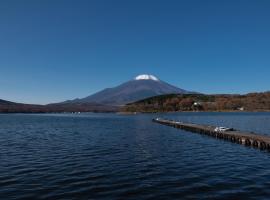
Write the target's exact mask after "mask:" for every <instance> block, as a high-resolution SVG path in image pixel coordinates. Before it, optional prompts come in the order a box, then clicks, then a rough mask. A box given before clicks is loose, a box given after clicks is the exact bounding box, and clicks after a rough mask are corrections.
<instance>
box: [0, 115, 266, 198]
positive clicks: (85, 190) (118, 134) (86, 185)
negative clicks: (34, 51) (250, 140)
mask: <svg viewBox="0 0 270 200" xmlns="http://www.w3.org/2000/svg"><path fill="white" fill-rule="evenodd" d="M154 117H167V118H170V119H175V120H181V121H184V122H193V123H201V124H211V125H218V126H229V127H233V128H237V129H240V130H246V131H254V132H256V133H260V134H266V135H267V134H270V113H172V114H141V115H126V116H125V115H117V114H29V115H26V114H1V115H0V161H1V162H0V199H5V200H6V199H27V200H28V199H54V200H55V199H63V200H64V199H65V200H66V199H136V200H137V199H268V198H269V196H270V168H269V166H270V153H268V152H267V151H260V150H258V149H253V148H250V147H245V146H243V145H238V144H234V143H231V142H228V141H223V140H217V139H215V138H212V137H207V136H203V135H199V134H195V133H190V132H186V131H183V130H179V129H174V128H172V127H167V126H162V125H160V124H157V123H153V122H152V121H151V119H152V118H154Z"/></svg>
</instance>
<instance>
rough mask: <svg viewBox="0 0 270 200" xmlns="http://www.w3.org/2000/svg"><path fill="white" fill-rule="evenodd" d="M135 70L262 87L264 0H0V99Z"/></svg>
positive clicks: (53, 92) (104, 80)
mask: <svg viewBox="0 0 270 200" xmlns="http://www.w3.org/2000/svg"><path fill="white" fill-rule="evenodd" d="M142 73H149V74H154V75H155V76H157V77H159V78H160V79H162V80H164V81H167V82H169V83H171V84H173V85H176V86H179V87H181V88H184V89H187V90H193V91H198V92H203V93H247V92H253V91H267V90H270V78H269V76H270V1H268V0H253V1H249V0H242V1H237V0H231V1H230V0H226V1H223V0H212V1H208V0H197V1H196V0H186V1H181V0H175V1H173V0H163V1H158V0H152V1H151V0H128V1H126V0H123V1H118V0H107V1H105V0H96V1H95V0H89V1H87V0H85V1H79V0H73V1H68V0H62V1H59V0H43V1H42V0H40V1H36V0H33V1H29V0H24V1H20V0H17V1H16V0H12V1H10V0H2V1H0V99H6V100H11V101H17V102H28V103H42V104H44V103H50V102H58V101H63V100H66V99H73V98H76V97H85V96H88V95H90V94H92V93H94V92H96V91H99V90H101V89H103V88H105V87H113V86H116V85H118V84H120V83H122V82H124V81H127V80H129V79H132V78H133V77H134V76H136V75H138V74H142Z"/></svg>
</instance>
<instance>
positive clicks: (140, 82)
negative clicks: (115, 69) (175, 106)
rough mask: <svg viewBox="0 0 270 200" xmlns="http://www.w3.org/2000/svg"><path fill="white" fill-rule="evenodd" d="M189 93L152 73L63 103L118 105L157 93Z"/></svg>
mask: <svg viewBox="0 0 270 200" xmlns="http://www.w3.org/2000/svg"><path fill="white" fill-rule="evenodd" d="M190 93H192V92H190V91H187V90H184V89H181V88H178V87H176V86H173V85H170V84H168V83H166V82H164V81H161V80H159V79H158V78H157V77H155V76H153V75H146V74H144V75H139V76H137V77H135V78H134V79H133V80H130V81H127V82H125V83H123V84H121V85H119V86H116V87H114V88H107V89H104V90H102V91H100V92H97V93H95V94H93V95H90V96H87V97H85V98H82V99H74V100H70V101H65V102H63V103H101V104H105V105H117V106H119V105H125V104H127V103H132V102H135V101H138V100H141V99H145V98H149V97H153V96H157V95H164V94H190Z"/></svg>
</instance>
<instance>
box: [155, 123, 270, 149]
mask: <svg viewBox="0 0 270 200" xmlns="http://www.w3.org/2000/svg"><path fill="white" fill-rule="evenodd" d="M153 122H156V123H159V124H163V125H167V126H172V127H174V128H179V129H183V130H186V131H190V132H194V133H199V134H203V135H208V136H211V137H215V138H220V139H224V140H228V141H231V142H234V143H237V144H243V145H246V146H251V147H255V148H259V149H262V150H268V151H270V136H266V135H258V134H256V133H251V132H250V133H249V132H242V131H238V130H233V131H216V130H215V129H216V127H215V126H207V125H199V124H191V123H184V122H178V121H173V120H167V119H161V118H156V119H153Z"/></svg>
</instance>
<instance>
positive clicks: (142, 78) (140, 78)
mask: <svg viewBox="0 0 270 200" xmlns="http://www.w3.org/2000/svg"><path fill="white" fill-rule="evenodd" d="M135 80H153V81H159V80H158V78H157V77H155V76H153V75H150V74H142V75H139V76H136V77H135Z"/></svg>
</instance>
